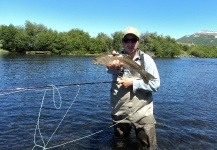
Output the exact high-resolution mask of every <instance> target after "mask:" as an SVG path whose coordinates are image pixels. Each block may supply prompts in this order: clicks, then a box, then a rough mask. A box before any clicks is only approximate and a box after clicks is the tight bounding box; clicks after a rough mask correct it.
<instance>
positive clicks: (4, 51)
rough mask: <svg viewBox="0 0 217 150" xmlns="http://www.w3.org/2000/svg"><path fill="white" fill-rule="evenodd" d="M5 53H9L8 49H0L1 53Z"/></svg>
mask: <svg viewBox="0 0 217 150" xmlns="http://www.w3.org/2000/svg"><path fill="white" fill-rule="evenodd" d="M3 53H8V51H6V50H3V49H0V54H3Z"/></svg>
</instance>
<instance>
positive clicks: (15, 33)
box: [0, 21, 217, 57]
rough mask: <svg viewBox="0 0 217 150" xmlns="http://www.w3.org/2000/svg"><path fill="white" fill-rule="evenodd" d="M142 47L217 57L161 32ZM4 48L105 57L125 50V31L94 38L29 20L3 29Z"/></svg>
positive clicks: (164, 53) (163, 53)
mask: <svg viewBox="0 0 217 150" xmlns="http://www.w3.org/2000/svg"><path fill="white" fill-rule="evenodd" d="M139 48H140V49H141V50H142V51H144V52H152V53H154V54H155V57H178V56H180V55H193V56H197V57H217V55H216V54H217V48H216V47H209V46H190V45H183V44H180V43H177V42H176V40H175V39H174V38H171V37H170V36H162V35H157V33H148V32H146V33H142V34H141V38H140V45H139ZM0 49H4V50H8V51H9V52H17V53H25V52H28V51H50V52H52V53H53V54H61V55H68V54H72V55H84V54H101V53H107V52H111V51H112V50H116V51H121V50H122V49H123V46H122V32H121V31H116V32H114V33H113V34H112V35H111V37H110V36H108V35H106V34H104V33H102V32H101V33H98V35H97V36H96V37H91V36H90V35H89V33H88V32H85V31H83V30H81V29H71V30H70V31H68V32H58V31H56V30H52V29H49V28H47V27H46V26H44V25H43V24H36V23H32V22H30V21H26V22H25V26H14V25H12V24H10V25H8V26H6V25H1V26H0Z"/></svg>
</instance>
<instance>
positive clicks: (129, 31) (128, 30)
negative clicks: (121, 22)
mask: <svg viewBox="0 0 217 150" xmlns="http://www.w3.org/2000/svg"><path fill="white" fill-rule="evenodd" d="M127 34H134V35H135V36H137V37H138V38H140V35H139V31H138V30H137V29H136V28H134V27H127V28H126V29H124V31H123V38H124V37H125V35H127Z"/></svg>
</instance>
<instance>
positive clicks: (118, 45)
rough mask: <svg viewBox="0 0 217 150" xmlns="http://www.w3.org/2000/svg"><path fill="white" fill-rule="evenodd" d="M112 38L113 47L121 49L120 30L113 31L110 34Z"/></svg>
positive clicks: (121, 35)
mask: <svg viewBox="0 0 217 150" xmlns="http://www.w3.org/2000/svg"><path fill="white" fill-rule="evenodd" d="M112 38H113V44H112V47H113V49H114V50H116V51H121V50H122V49H123V45H122V38H123V34H122V32H115V33H114V34H112Z"/></svg>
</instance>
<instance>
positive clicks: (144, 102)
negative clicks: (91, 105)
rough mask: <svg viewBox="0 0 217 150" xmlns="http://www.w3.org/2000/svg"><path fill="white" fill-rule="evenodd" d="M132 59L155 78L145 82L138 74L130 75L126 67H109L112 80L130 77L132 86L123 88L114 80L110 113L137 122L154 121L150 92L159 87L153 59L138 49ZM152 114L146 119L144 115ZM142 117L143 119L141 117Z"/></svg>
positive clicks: (158, 78)
mask: <svg viewBox="0 0 217 150" xmlns="http://www.w3.org/2000/svg"><path fill="white" fill-rule="evenodd" d="M134 61H135V62H136V63H138V64H139V65H141V66H142V67H144V69H145V70H146V71H147V72H148V73H150V74H151V75H153V76H154V77H155V78H154V79H152V80H149V83H148V84H146V83H144V81H143V80H142V79H141V78H140V77H139V76H140V75H139V74H138V76H136V77H135V76H132V75H131V73H130V70H128V69H126V68H120V69H116V68H110V69H108V70H107V72H108V73H110V74H112V77H113V81H117V80H118V78H120V77H132V79H133V86H132V87H128V88H125V87H123V86H122V85H120V84H117V83H116V82H112V85H111V93H110V95H111V105H112V108H113V109H112V115H117V116H123V117H127V119H126V120H130V121H132V122H138V120H144V122H146V123H150V122H151V123H153V122H155V120H154V117H153V97H152V92H155V91H157V90H158V88H159V87H160V77H159V73H158V70H157V67H156V64H155V62H154V60H153V59H152V58H151V57H150V56H149V55H147V54H145V53H144V52H142V51H140V50H139V56H137V57H135V58H134ZM150 115H151V116H152V117H151V119H150V117H148V118H149V119H148V120H147V117H145V116H150ZM142 118H144V119H142Z"/></svg>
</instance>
